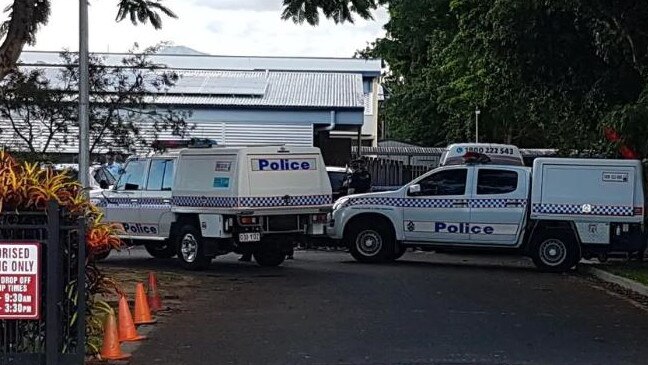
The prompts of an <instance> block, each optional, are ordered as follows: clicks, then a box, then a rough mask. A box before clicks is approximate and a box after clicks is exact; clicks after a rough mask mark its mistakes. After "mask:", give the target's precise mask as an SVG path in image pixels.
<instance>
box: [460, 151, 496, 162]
mask: <svg viewBox="0 0 648 365" xmlns="http://www.w3.org/2000/svg"><path fill="white" fill-rule="evenodd" d="M463 160H464V164H471V163H473V164H474V163H484V164H486V163H490V162H491V159H490V157H488V155H485V154H483V153H478V152H466V154H465V155H464V156H463Z"/></svg>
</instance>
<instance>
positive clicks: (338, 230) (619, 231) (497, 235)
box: [328, 144, 647, 272]
mask: <svg viewBox="0 0 648 365" xmlns="http://www.w3.org/2000/svg"><path fill="white" fill-rule="evenodd" d="M641 169H642V167H641V163H640V161H635V160H605V159H573V158H565V159H562V158H537V159H535V161H534V163H533V167H532V168H530V167H525V166H524V163H523V161H522V156H521V155H520V152H519V150H518V148H517V147H515V146H507V145H490V144H457V145H451V146H449V147H448V149H447V150H446V152H445V153H444V154H443V156H442V158H441V166H440V167H439V168H437V169H435V170H432V171H430V172H428V173H427V174H425V175H423V176H421V177H420V178H418V179H416V180H414V181H413V182H411V183H410V184H408V185H406V186H404V187H403V188H401V189H399V190H396V191H391V192H382V193H369V194H360V195H352V196H347V197H343V198H341V199H339V200H338V201H337V202H336V203H335V204H334V206H333V212H332V214H331V220H330V223H329V227H328V233H329V235H330V236H331V237H332V238H334V239H338V240H343V241H344V243H345V244H346V245H347V246H348V247H349V249H350V251H351V254H352V255H353V257H354V258H355V259H356V260H358V261H363V262H381V261H390V260H395V259H398V258H399V257H400V256H402V255H403V253H404V252H405V249H406V248H407V247H408V246H415V247H422V246H423V247H425V246H429V247H437V248H444V249H451V248H462V247H463V248H471V249H480V248H483V249H498V250H502V249H510V250H516V251H518V252H521V253H523V254H525V255H528V256H530V257H531V258H532V259H533V262H534V264H535V265H536V266H537V267H538V268H539V269H541V270H543V271H552V272H561V271H566V270H568V269H570V268H572V267H573V266H574V265H575V264H576V263H577V262H578V261H579V260H580V259H581V257H590V256H594V255H597V256H599V257H600V258H601V259H603V258H605V257H606V256H605V255H606V254H607V253H608V252H611V251H623V252H628V253H639V252H641V253H643V251H644V250H645V248H646V242H647V235H646V228H645V227H644V212H645V207H644V190H643V181H642V177H643V175H642V170H641Z"/></svg>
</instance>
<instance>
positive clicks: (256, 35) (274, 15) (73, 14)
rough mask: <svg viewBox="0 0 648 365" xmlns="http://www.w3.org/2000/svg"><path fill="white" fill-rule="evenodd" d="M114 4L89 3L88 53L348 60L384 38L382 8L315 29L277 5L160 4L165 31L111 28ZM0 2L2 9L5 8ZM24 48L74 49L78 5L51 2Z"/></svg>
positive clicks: (191, 0) (112, 0)
mask: <svg viewBox="0 0 648 365" xmlns="http://www.w3.org/2000/svg"><path fill="white" fill-rule="evenodd" d="M116 2H117V1H116V0H91V1H90V50H91V51H95V52H105V51H108V50H110V51H111V52H119V51H126V50H127V49H129V48H130V46H131V45H132V44H133V42H138V43H139V44H140V45H142V46H150V45H153V44H156V43H158V42H160V41H170V42H172V43H173V44H175V45H184V46H188V47H191V48H193V49H196V50H198V51H201V52H205V53H210V54H217V55H246V56H247V55H263V56H275V55H277V56H323V57H350V56H352V55H353V53H354V52H355V51H356V50H357V49H361V48H364V47H365V46H366V45H367V43H368V42H371V41H373V40H375V39H376V38H377V37H381V36H383V35H384V30H383V25H384V24H385V22H386V21H387V12H386V10H385V9H382V10H380V11H378V12H377V13H376V14H375V19H376V20H375V21H363V20H357V22H356V24H354V25H335V24H334V23H333V22H332V21H329V20H322V21H321V23H320V25H319V26H317V27H311V26H309V25H295V24H293V23H292V21H282V20H281V17H280V16H281V3H282V1H281V0H164V1H163V3H164V4H166V5H167V6H168V7H169V8H171V9H172V10H173V11H174V12H176V14H178V16H179V19H164V28H163V29H162V30H159V31H155V30H154V29H153V27H151V26H137V27H134V26H133V25H132V24H131V23H130V22H129V21H122V22H121V23H115V22H114V18H115V14H116V9H117V7H116V5H115V4H116ZM8 3H9V1H7V0H0V5H2V8H4V7H5V4H8ZM37 41H38V43H37V44H36V45H35V46H33V47H31V46H30V47H28V48H27V49H37V50H48V51H58V50H60V49H62V48H64V47H66V48H68V49H70V50H77V49H78V1H77V0H52V15H51V17H50V21H49V24H48V25H47V26H45V27H44V28H42V29H41V30H40V31H39V33H38V36H37Z"/></svg>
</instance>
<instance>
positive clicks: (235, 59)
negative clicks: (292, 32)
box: [20, 51, 382, 77]
mask: <svg viewBox="0 0 648 365" xmlns="http://www.w3.org/2000/svg"><path fill="white" fill-rule="evenodd" d="M93 55H95V56H101V57H103V58H104V59H105V60H106V62H107V63H108V64H110V65H121V60H122V59H123V58H124V57H130V56H131V55H129V54H127V53H93ZM150 56H151V60H153V62H155V63H158V64H163V65H166V66H167V67H168V68H169V69H176V70H182V69H184V70H242V71H244V70H247V71H259V70H261V71H265V70H270V71H273V70H274V71H305V72H336V73H338V72H341V73H359V74H363V75H365V76H373V77H378V76H380V72H381V70H382V61H381V60H380V59H363V58H330V57H250V56H212V55H177V54H175V55H169V54H153V55H150ZM20 62H21V63H23V64H32V65H33V64H42V65H60V64H61V63H62V61H61V58H60V57H59V52H48V51H24V52H23V53H22V54H21V55H20Z"/></svg>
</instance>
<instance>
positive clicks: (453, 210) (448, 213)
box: [402, 166, 472, 243]
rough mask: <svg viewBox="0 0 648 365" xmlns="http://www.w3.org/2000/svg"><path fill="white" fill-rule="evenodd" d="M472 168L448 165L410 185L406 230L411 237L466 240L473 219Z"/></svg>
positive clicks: (404, 221) (438, 241)
mask: <svg viewBox="0 0 648 365" xmlns="http://www.w3.org/2000/svg"><path fill="white" fill-rule="evenodd" d="M471 179H472V168H470V167H465V166H461V167H445V168H441V169H437V170H435V171H433V172H431V173H429V174H428V175H425V176H424V177H423V178H421V179H420V180H418V181H416V182H415V183H414V184H412V185H410V186H409V188H408V189H407V191H406V192H405V194H407V196H406V197H405V199H404V200H403V203H402V205H403V230H404V235H405V239H406V240H408V241H420V242H434V243H462V242H468V241H469V240H470V234H469V233H468V231H466V229H465V228H464V226H465V224H467V223H468V222H469V221H470V207H469V205H468V202H469V198H470V189H468V186H470V185H471V183H470V182H471Z"/></svg>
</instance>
